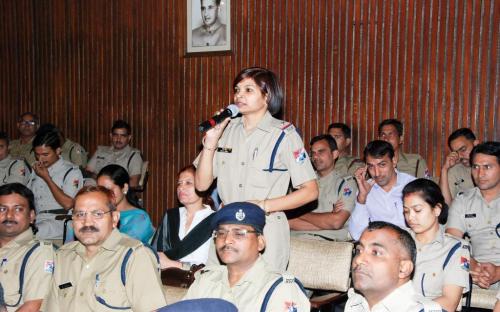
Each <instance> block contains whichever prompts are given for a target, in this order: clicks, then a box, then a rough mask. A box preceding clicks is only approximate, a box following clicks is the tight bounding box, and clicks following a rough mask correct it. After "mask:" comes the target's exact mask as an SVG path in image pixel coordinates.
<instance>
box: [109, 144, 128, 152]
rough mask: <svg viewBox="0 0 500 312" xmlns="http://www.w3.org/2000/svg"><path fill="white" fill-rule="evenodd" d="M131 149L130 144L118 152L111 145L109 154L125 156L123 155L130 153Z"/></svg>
mask: <svg viewBox="0 0 500 312" xmlns="http://www.w3.org/2000/svg"><path fill="white" fill-rule="evenodd" d="M131 149H132V147H130V144H127V146H125V147H124V148H122V149H120V150H117V149H115V147H114V146H113V145H111V152H112V153H113V154H125V153H128V152H130V150H131Z"/></svg>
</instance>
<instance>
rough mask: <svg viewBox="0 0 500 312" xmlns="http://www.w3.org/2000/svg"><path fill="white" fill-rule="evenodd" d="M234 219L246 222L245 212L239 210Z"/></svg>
mask: <svg viewBox="0 0 500 312" xmlns="http://www.w3.org/2000/svg"><path fill="white" fill-rule="evenodd" d="M234 217H235V218H236V220H238V221H243V220H245V213H244V212H243V210H242V209H240V210H238V211H237V212H236V213H235V214H234Z"/></svg>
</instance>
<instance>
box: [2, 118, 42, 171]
mask: <svg viewBox="0 0 500 312" xmlns="http://www.w3.org/2000/svg"><path fill="white" fill-rule="evenodd" d="M39 126H40V119H39V118H38V116H37V115H35V114H34V113H31V112H26V113H23V114H21V116H19V119H18V121H17V130H18V131H19V139H16V140H12V142H10V145H9V150H10V154H11V155H12V156H13V157H19V158H23V159H24V160H26V162H27V163H28V164H29V165H30V166H32V165H33V163H34V162H35V161H36V159H35V153H34V152H33V147H32V145H31V143H32V142H33V139H34V138H35V134H36V131H37V130H38V127H39Z"/></svg>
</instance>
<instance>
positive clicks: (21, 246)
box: [0, 228, 55, 312]
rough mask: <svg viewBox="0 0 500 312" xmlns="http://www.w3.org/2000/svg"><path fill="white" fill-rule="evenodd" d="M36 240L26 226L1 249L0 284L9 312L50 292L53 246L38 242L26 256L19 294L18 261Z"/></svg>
mask: <svg viewBox="0 0 500 312" xmlns="http://www.w3.org/2000/svg"><path fill="white" fill-rule="evenodd" d="M37 243H38V241H36V240H35V237H34V235H33V232H32V231H31V228H28V229H27V230H26V231H24V232H22V233H21V234H19V235H18V236H17V237H16V238H14V239H13V240H12V241H10V242H9V243H8V244H7V245H5V246H4V247H2V248H0V261H1V263H0V284H1V285H2V287H3V292H4V299H5V302H6V303H7V304H8V305H9V306H10V307H7V311H9V312H13V311H16V310H17V309H18V308H19V307H20V306H22V305H23V304H24V303H25V302H27V301H31V300H40V299H45V298H46V296H47V294H48V293H49V289H50V286H51V282H52V273H53V271H54V258H55V255H54V248H53V246H52V244H51V243H48V242H40V246H38V247H36V248H35V249H34V251H33V253H32V254H31V255H30V256H29V258H28V262H27V263H26V266H25V271H24V283H23V293H22V297H21V296H20V294H19V275H20V273H21V272H20V271H21V264H22V262H23V259H24V257H25V256H26V254H27V253H28V251H29V250H30V249H31V248H32V247H33V246H34V245H36V244H37ZM18 301H19V303H18V304H16V303H17V302H18Z"/></svg>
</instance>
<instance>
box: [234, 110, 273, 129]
mask: <svg viewBox="0 0 500 312" xmlns="http://www.w3.org/2000/svg"><path fill="white" fill-rule="evenodd" d="M273 120H274V117H273V116H272V115H271V113H270V112H269V111H266V113H265V114H264V116H263V117H262V119H261V120H260V121H259V123H258V124H257V126H256V127H255V128H256V129H260V130H262V131H265V132H271V130H272V129H273ZM238 124H240V125H241V127H242V128H243V117H240V118H239V120H238Z"/></svg>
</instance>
